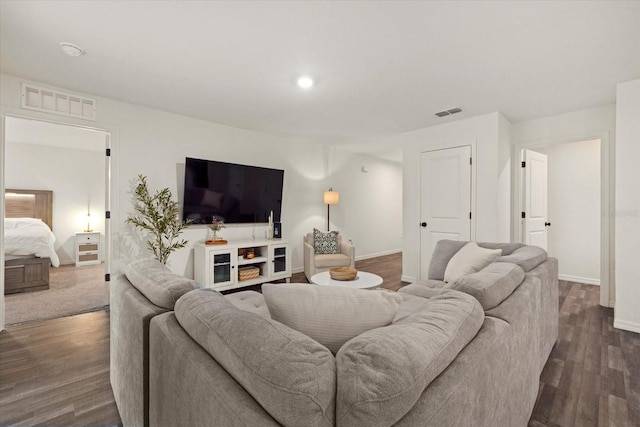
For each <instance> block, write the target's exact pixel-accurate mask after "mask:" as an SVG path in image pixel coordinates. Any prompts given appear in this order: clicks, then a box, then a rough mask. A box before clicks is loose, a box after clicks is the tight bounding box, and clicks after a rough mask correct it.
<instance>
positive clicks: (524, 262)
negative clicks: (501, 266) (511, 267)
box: [498, 246, 548, 272]
mask: <svg viewBox="0 0 640 427" xmlns="http://www.w3.org/2000/svg"><path fill="white" fill-rule="evenodd" d="M547 256H548V255H547V251H545V250H544V249H542V248H540V247H538V246H522V247H521V248H519V249H517V250H515V251H513V252H512V253H510V254H509V255H503V256H501V257H500V258H498V261H500V262H511V263H513V264H517V265H519V266H520V268H522V269H523V270H524V271H525V272H527V271H531V270H533V269H534V268H536V267H537V266H539V265H540V264H542V263H543V262H545V261H546V260H547Z"/></svg>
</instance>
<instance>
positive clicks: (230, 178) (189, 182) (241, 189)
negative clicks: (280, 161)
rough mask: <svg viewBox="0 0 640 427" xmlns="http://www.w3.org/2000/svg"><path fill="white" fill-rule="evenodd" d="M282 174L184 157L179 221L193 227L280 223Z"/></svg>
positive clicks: (277, 171)
mask: <svg viewBox="0 0 640 427" xmlns="http://www.w3.org/2000/svg"><path fill="white" fill-rule="evenodd" d="M283 179H284V171H283V170H279V169H269V168H261V167H256V166H247V165H238V164H234V163H224V162H216V161H213V160H201V159H192V158H189V157H187V158H186V162H185V176H184V200H183V202H184V204H183V215H182V216H183V219H184V220H187V219H190V220H191V221H192V222H193V224H211V222H212V221H213V220H214V219H217V220H223V221H224V222H226V223H256V222H267V221H268V220H269V213H270V212H271V211H273V216H274V220H276V221H278V220H280V213H281V208H282V182H283Z"/></svg>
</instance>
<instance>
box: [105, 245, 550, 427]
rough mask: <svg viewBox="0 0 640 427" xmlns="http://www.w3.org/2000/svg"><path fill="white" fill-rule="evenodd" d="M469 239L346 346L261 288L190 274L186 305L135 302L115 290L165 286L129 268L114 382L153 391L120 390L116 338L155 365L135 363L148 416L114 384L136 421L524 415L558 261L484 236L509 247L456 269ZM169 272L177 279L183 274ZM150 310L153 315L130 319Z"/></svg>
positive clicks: (489, 419)
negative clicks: (198, 280)
mask: <svg viewBox="0 0 640 427" xmlns="http://www.w3.org/2000/svg"><path fill="white" fill-rule="evenodd" d="M465 243H466V242H453V241H441V242H439V243H438V245H437V246H436V248H435V252H434V256H433V259H432V262H431V265H430V271H429V279H428V280H425V281H420V282H415V283H413V284H411V285H408V286H405V287H404V288H402V289H401V290H400V294H401V295H403V300H404V302H403V303H402V304H401V306H400V308H399V309H398V313H397V315H396V317H395V319H394V320H393V322H392V323H391V324H390V325H388V326H385V327H382V328H377V329H373V330H369V331H367V332H364V333H362V334H361V335H359V336H356V337H355V338H353V339H351V340H350V341H348V342H347V343H345V344H344V345H343V346H342V347H341V348H340V350H339V351H338V352H337V354H335V355H333V354H332V353H331V352H330V351H329V350H328V349H327V348H326V347H324V346H323V345H321V344H319V343H318V342H316V341H314V340H313V339H311V338H310V337H308V336H306V335H304V334H302V333H300V332H298V331H296V330H293V329H291V328H289V327H287V326H285V325H284V324H282V323H279V322H277V321H275V320H273V319H271V317H270V315H269V311H268V309H267V308H266V307H265V303H264V299H263V298H262V295H260V294H259V293H257V292H251V291H245V292H240V293H237V294H231V295H227V296H223V295H221V294H219V293H217V292H215V291H212V290H208V289H196V290H188V291H187V292H182V291H184V290H187V289H186V286H184V287H179V288H180V289H179V290H178V291H177V292H170V294H171V295H172V296H173V297H175V296H177V295H178V294H179V293H181V292H182V293H183V294H184V295H182V296H181V297H179V299H177V300H175V301H174V302H175V306H174V307H173V308H174V310H171V309H168V308H165V307H161V309H156V308H157V307H158V306H156V305H155V304H152V303H151V301H150V300H149V299H148V298H145V299H147V301H143V300H140V301H138V300H137V298H138V295H136V297H135V298H136V303H134V304H132V303H127V304H123V303H122V302H118V301H115V300H114V299H119V298H125V299H131V298H132V297H131V295H128V294H134V293H133V291H137V292H139V293H140V295H141V296H142V297H144V294H145V293H153V292H152V291H150V290H149V289H144V286H141V287H142V288H143V289H142V290H140V289H138V287H139V286H140V285H139V284H138V283H133V282H137V280H136V278H135V277H133V276H135V274H134V273H133V272H132V274H131V275H130V276H132V277H129V279H131V278H133V279H134V280H133V282H131V281H130V280H128V279H127V277H124V276H122V277H119V278H118V279H117V280H116V282H115V283H113V284H112V289H113V287H114V286H119V287H122V289H124V290H120V291H118V290H114V291H112V305H113V308H112V316H116V315H118V316H120V317H122V318H123V319H138V320H135V321H134V320H127V321H123V320H114V319H112V338H111V339H112V385H113V387H114V394H116V396H118V395H120V396H121V397H120V400H123V399H125V400H126V399H128V398H129V397H130V395H131V393H141V392H140V391H139V388H140V387H138V388H137V389H136V390H133V389H132V390H131V391H130V392H129V394H126V393H125V392H124V391H123V390H122V389H127V388H128V385H127V384H126V382H127V381H129V380H130V379H131V377H129V376H128V373H127V371H125V370H124V368H123V367H121V366H118V365H120V364H122V363H127V358H126V357H124V356H123V355H122V354H114V352H115V353H124V354H131V353H135V354H136V355H138V356H141V355H142V357H141V360H143V363H147V365H146V366H143V367H140V368H136V369H138V370H141V371H142V372H145V371H146V372H147V373H148V374H147V376H143V378H142V382H143V383H144V381H145V380H146V381H147V382H146V384H143V389H144V388H145V387H146V390H147V391H148V393H147V394H144V392H142V395H143V397H144V401H143V403H142V404H137V405H135V408H136V411H137V412H139V413H140V416H141V417H142V418H139V417H138V418H127V417H125V416H124V414H123V409H122V408H121V402H120V401H118V400H119V398H118V397H116V401H117V402H118V408H119V409H120V411H121V415H123V416H122V419H123V423H124V425H142V424H141V423H139V422H138V420H143V421H142V422H143V423H144V425H147V423H148V425H152V426H175V425H189V426H205V425H209V426H257V425H260V426H268V425H289V426H334V425H335V426H363V425H367V426H390V425H400V426H403V425H406V426H469V425H473V426H526V425H527V423H528V420H529V417H530V415H531V411H532V409H533V406H534V403H535V399H536V396H537V392H538V384H539V376H540V373H541V371H542V367H543V366H544V364H545V362H546V360H547V358H548V356H549V353H550V351H551V348H552V347H553V345H554V343H555V340H556V337H557V321H558V289H557V276H558V275H557V261H556V260H555V259H554V258H547V256H546V253H545V252H544V251H542V250H541V249H539V248H535V247H530V246H523V245H520V244H479V245H480V246H481V247H487V248H498V249H501V250H502V256H501V257H500V258H498V259H497V260H496V261H495V262H493V263H492V264H490V265H489V266H487V267H486V268H484V269H483V270H481V271H478V272H477V273H473V274H469V275H468V276H464V277H462V278H460V279H458V280H456V281H455V282H452V283H445V282H444V281H443V278H444V271H445V269H446V266H447V263H448V261H449V260H450V259H451V257H452V256H453V255H454V254H455V253H457V251H458V250H459V249H460V248H461V247H462V246H464V244H465ZM128 273H129V272H128ZM147 276H148V275H147ZM174 279H175V280H176V281H178V282H179V280H178V279H177V278H174ZM155 280H156V281H158V278H157V277H156V278H155ZM159 282H161V283H159V287H160V288H162V289H164V290H166V289H167V283H171V282H172V281H171V280H164V281H162V280H159ZM191 286H192V287H196V286H195V285H194V284H193V285H191ZM309 286H311V285H309ZM169 288H172V287H171V286H169ZM172 289H173V288H172ZM361 292H376V291H370V290H369V291H367V290H362V291H361ZM134 295H135V294H134ZM149 304H151V305H152V306H155V307H156V308H154V307H152V306H149ZM115 307H118V308H117V309H115V310H114V308H115ZM123 310H124V311H132V313H124V312H123ZM142 318H144V319H146V320H145V321H144V322H143V324H147V325H148V329H146V330H145V327H141V328H138V330H139V333H136V334H134V335H135V336H131V333H130V331H124V330H123V329H126V328H130V327H131V326H130V324H134V325H135V324H138V323H140V321H139V319H142ZM145 334H146V335H145ZM145 337H146V338H145ZM145 339H146V342H147V343H148V347H144V345H145ZM114 340H115V342H116V345H115V346H114ZM140 341H142V347H141V348H140V345H141V343H140ZM138 358H139V359H140V357H138ZM145 361H146V362H145ZM114 364H115V366H114ZM114 371H115V372H116V374H114ZM136 384H137V383H136ZM116 389H120V391H118V392H116ZM125 404H126V403H125ZM139 409H142V411H139Z"/></svg>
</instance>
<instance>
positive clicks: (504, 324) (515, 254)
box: [400, 240, 558, 425]
mask: <svg viewBox="0 0 640 427" xmlns="http://www.w3.org/2000/svg"><path fill="white" fill-rule="evenodd" d="M466 243H467V242H456V241H447V240H444V241H440V242H438V244H437V245H436V248H435V251H434V261H433V262H432V265H431V266H430V269H429V274H430V276H429V279H428V280H421V281H418V282H416V283H414V284H411V285H408V286H406V287H404V288H402V289H401V290H400V292H401V293H407V294H410V295H419V296H423V297H431V296H432V295H437V294H438V292H443V291H445V290H446V289H456V290H458V291H460V292H465V293H468V294H469V295H473V296H474V297H475V298H476V299H478V301H480V303H481V304H482V306H483V308H484V310H485V314H486V321H485V323H486V324H489V323H493V329H494V330H496V331H497V330H498V329H501V332H500V333H499V337H498V338H497V339H496V341H495V342H494V344H493V346H494V349H493V351H491V352H490V353H487V352H486V351H485V350H486V349H484V348H480V349H478V350H477V351H475V352H473V353H470V354H467V351H468V350H469V349H470V348H472V347H473V346H474V345H476V342H475V341H476V340H474V342H472V343H471V344H470V345H469V348H467V349H465V350H464V351H463V352H462V353H461V354H460V356H459V357H458V358H457V359H456V360H455V361H454V362H453V363H452V366H451V368H452V369H449V370H447V372H445V373H444V376H443V379H442V380H443V381H444V380H446V381H447V382H450V381H453V380H454V379H447V378H449V377H450V376H451V375H452V374H453V373H454V372H455V371H456V369H457V368H456V367H457V365H458V364H459V363H463V362H465V360H466V359H469V360H473V359H476V360H475V362H473V363H475V364H477V365H478V366H484V367H483V371H485V372H483V373H482V374H480V373H473V372H468V373H467V374H465V375H467V376H468V377H467V381H471V382H470V383H467V384H475V386H478V385H479V384H476V383H475V382H474V381H476V380H480V376H481V375H485V376H493V379H491V378H484V379H482V381H489V384H496V381H498V380H499V378H503V380H502V381H501V386H500V387H493V386H491V387H488V388H482V387H479V388H477V393H476V399H477V400H478V401H480V402H483V403H482V404H481V405H479V404H478V403H477V402H476V404H475V405H474V406H473V408H474V410H476V411H478V410H479V409H478V408H479V407H488V408H494V409H495V408H503V409H504V411H496V414H502V417H501V418H500V419H496V420H494V421H495V423H494V424H480V425H526V424H527V422H528V419H529V417H530V414H531V411H532V410H533V407H534V405H535V400H536V397H537V392H538V387H539V377H540V374H541V373H542V369H543V367H544V365H545V363H546V361H547V358H548V357H549V354H550V352H551V349H552V348H553V345H554V343H555V342H556V339H557V336H558V262H557V260H556V259H555V258H549V257H547V253H546V251H544V250H542V249H541V248H538V247H534V246H525V245H521V244H517V243H507V244H499V243H480V244H479V246H481V247H485V248H487V249H501V250H502V251H503V252H502V256H500V257H499V258H497V259H496V261H495V262H493V263H491V264H489V265H488V266H487V267H485V268H484V269H482V270H480V271H478V272H477V273H473V274H469V275H467V276H464V277H461V278H459V279H457V280H456V281H455V282H450V283H445V282H444V281H443V279H444V271H445V269H446V266H447V263H448V260H450V259H451V258H452V257H453V256H454V255H455V254H456V253H457V251H458V250H459V249H460V248H462V247H463V246H464V245H465V244H466ZM481 334H482V330H481ZM481 334H479V336H480V335H481ZM505 356H508V357H507V359H505ZM496 359H499V360H502V362H501V364H500V365H499V366H501V368H500V370H499V371H494V370H493V369H490V366H491V365H492V364H493V363H494V361H495V360H496ZM468 363H470V362H468ZM473 378H475V380H473ZM436 385H437V384H434V386H436ZM460 387H462V389H464V387H467V385H462V384H461V385H460ZM446 388H449V387H448V386H447V387H446ZM429 393H430V391H427V393H426V394H427V395H429ZM425 398H426V396H425ZM434 398H435V399H437V397H435V396H434ZM452 399H453V400H452V402H455V401H456V399H455V395H454V396H452ZM496 399H497V400H496ZM500 399H503V400H502V401H501V400H500ZM458 403H461V402H458ZM418 407H419V405H417V407H416V408H415V410H416V411H417V410H418ZM431 407H433V406H431ZM443 410H445V408H443ZM445 412H446V410H445ZM457 416H458V417H463V415H461V414H458V415H457ZM476 416H479V415H478V414H476ZM496 416H497V415H496ZM481 418H482V419H486V418H484V417H481ZM435 419H437V418H435ZM453 419H455V417H454V418H453ZM476 420H477V418H476ZM469 422H471V419H467V418H465V419H459V420H458V421H456V422H453V423H451V424H449V422H448V421H446V420H445V419H438V421H437V422H436V424H433V425H463V424H466V423H469ZM425 425H426V424H425ZM476 425H478V424H476Z"/></svg>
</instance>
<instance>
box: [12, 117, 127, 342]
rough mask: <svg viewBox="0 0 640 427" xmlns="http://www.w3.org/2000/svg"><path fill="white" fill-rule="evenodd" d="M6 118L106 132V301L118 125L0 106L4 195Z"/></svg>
mask: <svg viewBox="0 0 640 427" xmlns="http://www.w3.org/2000/svg"><path fill="white" fill-rule="evenodd" d="M7 117H10V118H16V119H23V120H36V121H41V122H47V123H52V124H58V125H63V126H72V127H77V128H82V129H86V130H91V131H99V132H103V133H104V134H105V135H106V139H105V149H107V148H109V149H110V156H108V157H107V156H106V155H105V210H108V211H110V213H111V215H110V218H108V219H105V231H104V233H105V251H104V263H105V264H104V269H105V282H104V291H105V299H106V301H107V303H109V296H110V275H111V267H112V260H113V257H114V247H113V224H117V212H118V209H117V206H116V205H117V198H115V197H113V188H114V186H115V188H118V187H117V173H116V171H117V159H116V154H117V153H118V150H117V145H118V144H117V141H118V128H117V127H116V126H113V125H108V124H106V123H100V122H91V123H90V124H89V123H87V121H86V120H82V119H74V118H71V117H55V118H52V117H51V116H50V115H49V114H46V113H41V112H37V111H30V110H24V109H20V108H14V107H7V106H0V155H1V156H0V157H1V158H2V172H1V173H0V193H1V194H4V190H5V178H4V173H5V167H4V162H5V161H6V157H5V129H6V123H5V120H6V118H7ZM0 212H1V213H2V214H1V215H0V216H1V217H2V219H3V220H4V197H0ZM4 302H5V297H4V227H0V331H2V330H4V327H5V308H4Z"/></svg>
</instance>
